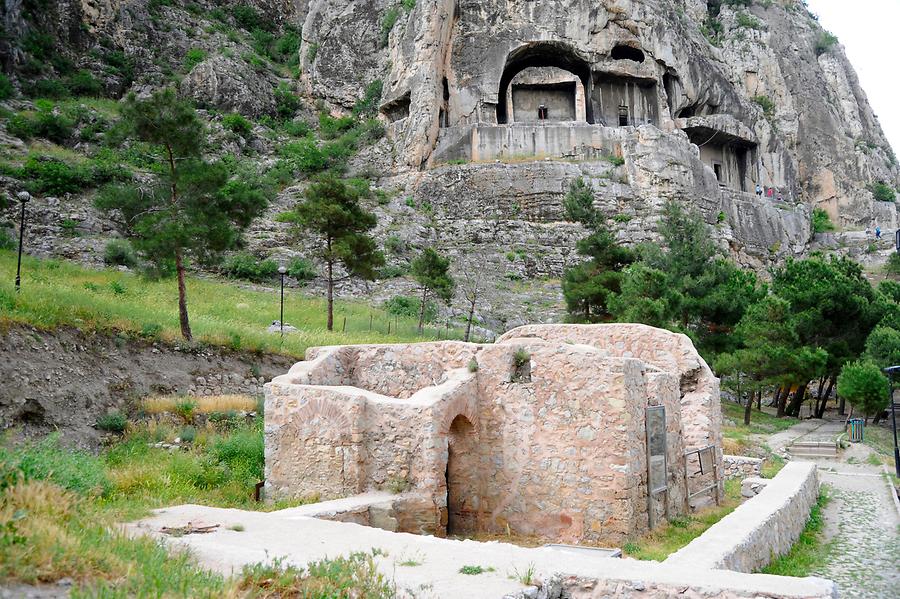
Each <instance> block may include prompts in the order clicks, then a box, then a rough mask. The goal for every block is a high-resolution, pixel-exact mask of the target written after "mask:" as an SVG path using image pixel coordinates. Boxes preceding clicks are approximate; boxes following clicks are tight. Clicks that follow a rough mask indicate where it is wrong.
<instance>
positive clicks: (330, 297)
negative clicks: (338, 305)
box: [325, 242, 334, 331]
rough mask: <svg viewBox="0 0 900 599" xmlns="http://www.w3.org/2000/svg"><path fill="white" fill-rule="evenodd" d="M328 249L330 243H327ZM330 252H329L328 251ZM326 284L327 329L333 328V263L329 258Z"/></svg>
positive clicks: (331, 329)
mask: <svg viewBox="0 0 900 599" xmlns="http://www.w3.org/2000/svg"><path fill="white" fill-rule="evenodd" d="M328 245H329V249H330V246H331V243H330V242H329V243H328ZM329 253H330V252H329ZM327 279H328V281H327V284H326V292H325V293H326V295H325V297H326V298H327V301H328V323H327V324H326V325H325V327H326V328H327V329H328V330H329V331H333V330H334V263H333V262H332V261H331V260H328V271H327Z"/></svg>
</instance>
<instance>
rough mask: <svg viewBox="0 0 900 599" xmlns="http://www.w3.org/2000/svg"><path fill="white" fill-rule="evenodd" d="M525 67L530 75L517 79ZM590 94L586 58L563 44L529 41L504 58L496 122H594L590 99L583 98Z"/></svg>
mask: <svg viewBox="0 0 900 599" xmlns="http://www.w3.org/2000/svg"><path fill="white" fill-rule="evenodd" d="M526 69H528V70H529V73H531V79H528V80H522V78H518V79H517V76H518V75H519V74H520V73H522V72H523V71H525V70H526ZM542 74H543V75H542ZM514 79H517V81H516V82H515V85H513V83H514V82H513V80H514ZM590 97H591V69H590V65H589V64H588V62H587V61H586V60H584V59H583V58H581V57H580V56H579V55H578V54H577V53H576V52H575V51H574V50H573V49H572V48H570V47H568V46H566V45H564V44H559V43H554V42H535V43H531V44H528V45H525V46H523V47H521V48H518V49H516V50H513V51H512V52H510V54H509V56H508V57H507V59H506V67H505V68H504V70H503V75H502V77H501V78H500V90H499V95H498V102H497V123H498V124H501V125H503V124H507V123H510V122H539V121H551V122H556V121H576V120H578V121H586V122H588V123H593V122H594V117H593V111H592V110H591V105H590V102H586V101H585V98H590Z"/></svg>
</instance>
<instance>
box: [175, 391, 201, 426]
mask: <svg viewBox="0 0 900 599" xmlns="http://www.w3.org/2000/svg"><path fill="white" fill-rule="evenodd" d="M172 411H173V412H174V413H175V415H176V416H178V417H179V418H181V419H182V420H183V421H184V423H185V424H190V423H192V422H193V421H194V413H195V412H196V411H197V402H196V401H194V400H193V399H191V398H189V397H186V398H184V399H182V400H180V401H178V402H177V403H176V404H175V406H174V407H173V408H172Z"/></svg>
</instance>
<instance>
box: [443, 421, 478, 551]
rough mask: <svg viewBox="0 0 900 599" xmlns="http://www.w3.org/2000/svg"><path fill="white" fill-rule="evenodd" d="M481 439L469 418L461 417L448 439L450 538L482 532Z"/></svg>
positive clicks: (452, 425) (448, 526)
mask: <svg viewBox="0 0 900 599" xmlns="http://www.w3.org/2000/svg"><path fill="white" fill-rule="evenodd" d="M477 445H478V437H477V435H476V433H475V427H474V426H472V423H471V422H470V421H469V419H468V418H466V417H465V416H463V415H462V414H460V415H459V416H457V417H456V418H454V419H453V422H452V423H451V424H450V431H449V433H448V435H447V470H446V476H447V534H451V535H460V534H469V533H472V532H475V531H476V530H477V528H478V517H477V516H478V492H477V490H478V485H477V481H478V457H477V455H478V454H477V449H478V447H477Z"/></svg>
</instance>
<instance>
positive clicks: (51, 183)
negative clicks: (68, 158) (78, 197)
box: [19, 156, 90, 195]
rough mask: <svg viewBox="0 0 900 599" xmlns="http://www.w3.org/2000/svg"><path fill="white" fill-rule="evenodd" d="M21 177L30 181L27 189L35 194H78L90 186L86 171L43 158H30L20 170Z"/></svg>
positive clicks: (59, 161)
mask: <svg viewBox="0 0 900 599" xmlns="http://www.w3.org/2000/svg"><path fill="white" fill-rule="evenodd" d="M19 176H20V178H23V179H27V180H28V181H29V183H28V184H27V185H26V187H27V188H28V189H29V190H30V191H32V192H34V193H49V194H54V195H62V194H66V193H77V192H79V191H81V190H82V189H84V188H85V187H87V186H88V185H89V184H90V174H89V173H88V172H86V170H85V169H83V168H79V167H77V166H72V165H69V164H68V163H66V162H63V161H62V160H57V159H55V158H46V157H42V156H41V157H38V156H30V157H29V158H28V160H26V161H25V165H24V166H23V167H22V168H21V169H19Z"/></svg>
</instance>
